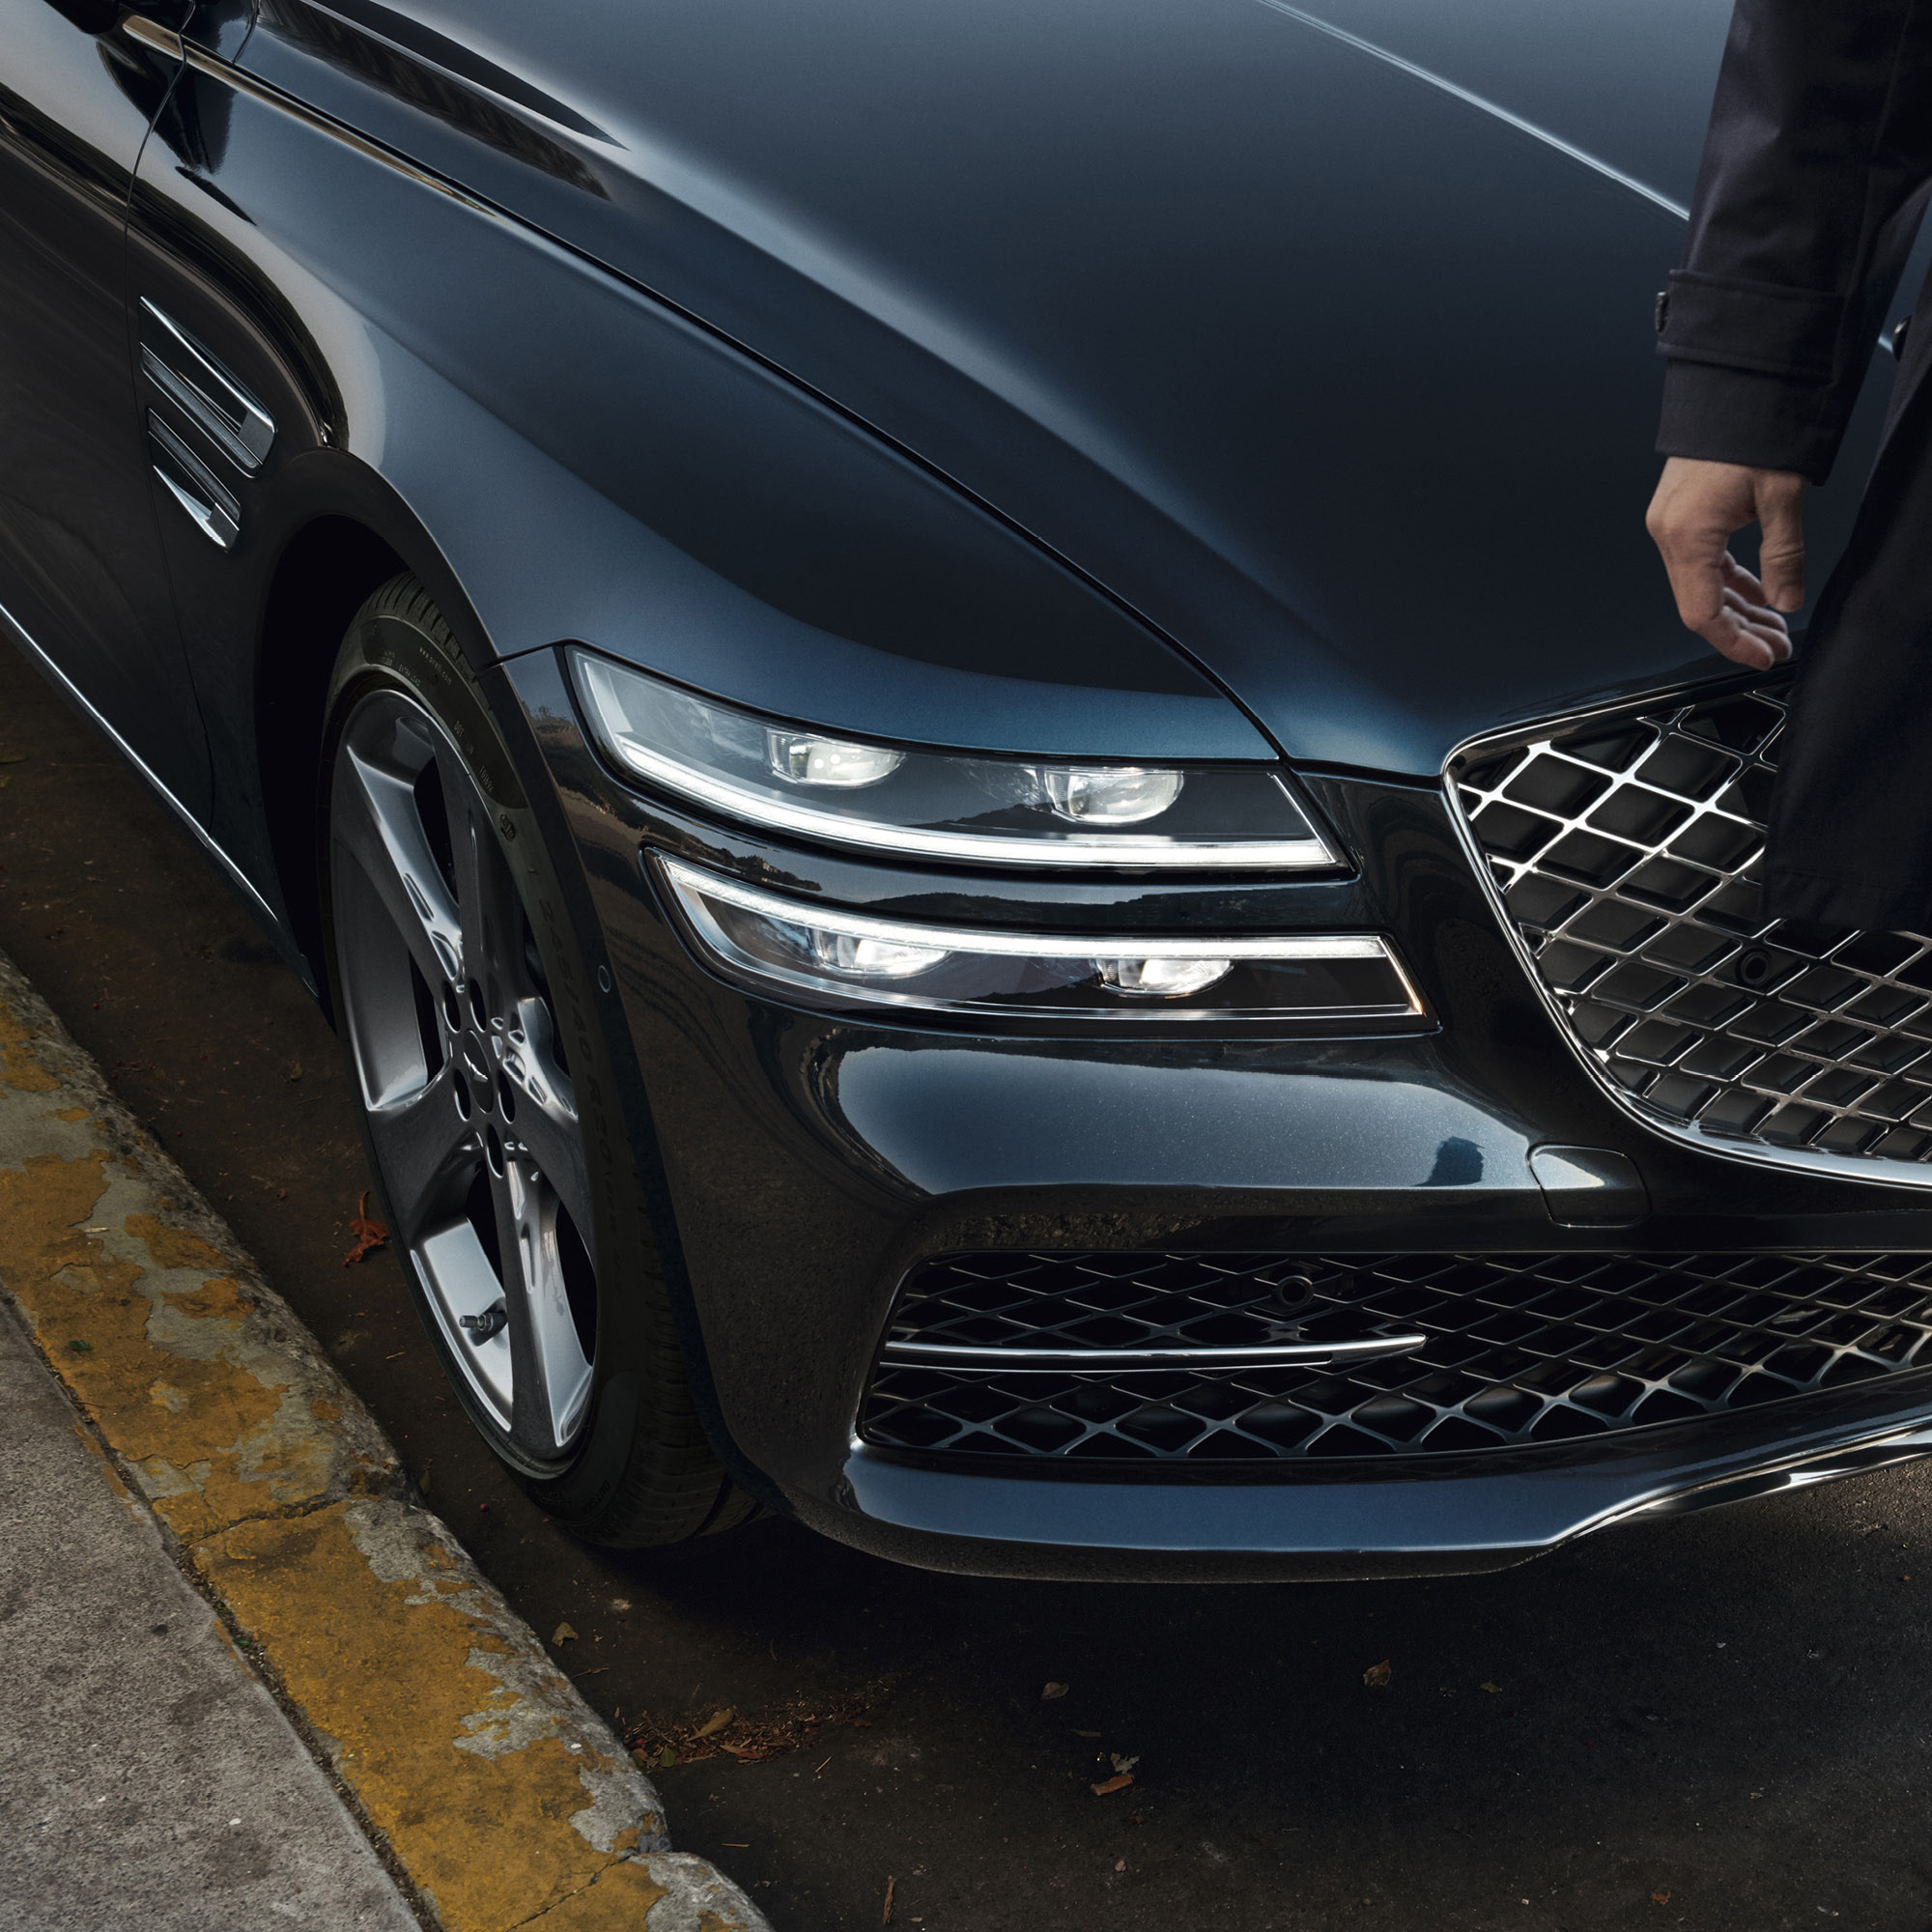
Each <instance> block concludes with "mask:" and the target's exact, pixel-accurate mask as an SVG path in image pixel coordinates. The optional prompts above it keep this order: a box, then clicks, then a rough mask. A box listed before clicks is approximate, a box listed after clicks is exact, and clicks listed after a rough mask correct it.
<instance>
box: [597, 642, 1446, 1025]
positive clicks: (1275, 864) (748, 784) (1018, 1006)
mask: <svg viewBox="0 0 1932 1932" xmlns="http://www.w3.org/2000/svg"><path fill="white" fill-rule="evenodd" d="M569 656H570V664H571V670H572V675H573V679H574V681H575V684H576V687H577V692H578V696H579V697H580V700H581V701H582V705H583V709H584V712H585V715H586V717H587V718H588V720H589V722H590V725H591V728H592V731H593V733H594V735H595V737H596V739H597V742H598V743H599V744H600V745H601V747H602V748H603V750H604V752H605V753H606V754H607V755H608V756H609V757H610V758H611V760H612V761H613V762H614V763H615V764H616V765H617V766H618V767H619V769H621V770H625V771H628V772H630V773H632V774H634V775H635V776H637V777H638V778H640V779H642V780H644V781H646V782H648V783H649V784H651V785H652V786H653V787H655V788H659V789H662V790H663V791H666V792H668V793H670V794H671V795H673V796H674V797H678V798H681V799H684V800H687V801H689V802H691V803H693V804H696V805H697V806H699V807H702V808H708V809H709V810H712V811H715V812H718V813H721V814H724V815H725V816H728V817H731V818H734V819H737V820H739V821H740V822H742V823H745V824H748V825H751V826H753V827H756V828H758V829H760V830H764V831H768V832H777V833H780V834H781V835H782V834H791V835H794V836H797V837H801V838H809V839H814V840H829V841H832V842H834V843H836V844H838V845H841V846H845V847H863V848H865V849H866V850H867V851H868V852H870V853H874V854H877V855H878V856H880V857H884V858H896V859H899V860H902V861H903V860H907V859H919V860H927V861H933V860H936V861H941V862H952V863H954V864H958V863H969V864H976V865H982V866H992V867H1017V866H1025V867H1037V866H1051V867H1063V868H1065V867H1074V868H1079V869H1082V870H1093V869H1095V868H1105V869H1107V870H1114V869H1116V868H1132V869H1136V870H1139V869H1143V868H1185V869H1189V870H1203V869H1205V870H1210V871H1211V870H1216V869H1227V868H1229V867H1239V868H1241V869H1243V870H1246V871H1275V872H1279V871H1284V870H1288V871H1293V870H1308V869H1312V868H1317V867H1321V868H1330V867H1335V866H1337V865H1338V863H1339V861H1338V859H1337V857H1336V855H1335V853H1334V852H1333V851H1332V850H1331V849H1330V847H1329V845H1328V843H1327V841H1326V840H1325V839H1324V838H1322V836H1321V831H1320V830H1319V829H1318V827H1317V826H1316V824H1315V823H1314V821H1313V820H1312V818H1311V817H1310V815H1309V814H1308V813H1307V812H1305V811H1304V810H1302V808H1301V806H1300V805H1299V804H1298V802H1297V801H1296V800H1295V798H1294V796H1293V793H1292V792H1291V791H1290V790H1289V789H1288V787H1287V785H1286V784H1285V783H1283V781H1282V779H1281V777H1280V775H1279V773H1277V772H1275V771H1273V770H1271V769H1269V768H1266V767H1262V766H1254V765H1222V766H1212V765H1207V766H1201V765H1188V766H1149V765H1138V764H1125V763H1122V764H1097V763H1095V764H1075V763H1072V762H1065V763H1063V762H1060V761H1057V760H1056V761H1052V762H1047V761H1044V760H1038V759H1019V758H991V757H974V756H970V755H961V754H956V753H950V752H941V751H928V750H917V749H911V748H906V747H900V746H892V745H880V744H868V743H866V742H863V741H861V740H856V739H846V738H841V737H836V736H833V735H832V734H830V733H827V732H824V731H819V730H815V729H812V728H810V727H809V726H802V725H787V724H780V723H775V722H773V721H771V720H768V719H763V718H759V717H757V716H755V715H754V714H753V713H750V712H745V711H740V710H738V709H736V708H735V707H733V706H730V705H725V704H721V703H719V702H717V701H716V700H715V699H712V698H707V697H699V696H696V694H694V693H692V692H689V691H686V690H684V689H682V688H681V687H678V686H676V685H670V684H667V683H664V682H663V681H661V680H659V679H657V678H653V677H648V676H646V675H644V674H643V673H641V672H639V671H634V670H631V669H629V668H626V667H623V666H619V665H614V664H612V663H611V662H610V661H609V660H608V659H605V658H599V657H595V656H592V655H591V654H590V653H588V652H584V651H577V650H573V651H572V652H571V653H570V654H569ZM655 863H656V865H657V867H658V868H659V876H660V879H661V881H662V882H663V884H664V885H665V886H666V887H667V888H668V896H669V897H670V898H671V899H672V901H673V902H674V903H675V905H676V906H677V908H678V910H679V913H680V914H681V916H682V923H683V924H684V925H685V927H686V930H687V934H688V936H689V937H690V938H691V939H692V940H693V941H694V942H695V943H696V945H697V947H698V948H699V949H700V951H701V952H703V954H704V955H705V956H706V957H707V958H708V959H709V961H710V963H711V964H712V965H713V966H714V968H716V969H718V970H721V971H722V972H724V974H725V976H726V977H727V978H730V979H733V980H739V981H741V982H746V983H750V984H753V985H756V986H759V987H762V988H765V989H767V990H770V991H774V992H778V993H781V995H785V996H789V997H790V998H792V999H794V1000H798V1001H801V1002H803V1003H804V1004H807V1005H818V1006H832V1007H837V1008H841V1009H842V1008H852V1007H858V1008H867V1007H870V1008H898V1009H923V1010H926V1011H946V1012H955V1013H960V1014H964V1015H984V1016H986V1017H988V1018H997V1017H1007V1018H1032V1019H1037V1020H1043V1021H1044V1020H1052V1019H1054V1018H1056V1017H1058V1018H1060V1019H1067V1020H1070V1019H1082V1020H1092V1019H1104V1020H1124V1021H1134V1020H1149V1019H1167V1020H1174V1019H1182V1018H1195V1017H1202V1018H1206V1017H1214V1018H1219V1019H1224V1020H1257V1021H1267V1020H1275V1021H1279V1020H1283V1019H1294V1018H1298V1019H1308V1020H1320V1021H1351V1020H1361V1021H1367V1022H1371V1023H1376V1022H1380V1023H1388V1022H1398V1023H1406V1024H1410V1025H1412V1024H1414V1023H1415V1022H1416V1021H1417V1020H1419V1019H1420V1018H1421V1017H1422V1015H1423V1008H1422V1004H1421V1002H1420V1000H1419V999H1418V998H1417V996H1416V993H1415V990H1414V988H1413V986H1412V985H1411V984H1410V983H1409V980H1408V978H1407V976H1406V974H1405V973H1404V971H1403V969H1402V966H1401V964H1400V962H1399V961H1398V960H1397V958H1396V956H1395V954H1394V952H1393V951H1392V949H1391V948H1390V947H1389V945H1388V943H1387V942H1386V941H1385V940H1383V939H1381V938H1379V937H1378V936H1376V935H1374V934H1369V933H1332V934H1330V933H1289V934H1277V935H1271V936H1257V935H1255V934H1252V933H1244V934H1229V935H1214V936H1207V937H1197V936H1195V935H1192V934H1189V935H1186V936H1179V935H1175V934H1172V933H1162V934H1159V935H1124V934H1122V935H1108V936H1105V937H1096V936H1094V935H1085V936H1062V935H1059V934H1051V933H1037V932H1021V931H1010V930H995V929H991V928H984V927H977V926H949V925H937V924H928V923H923V922H911V921H902V920H898V919H883V918H875V917H872V916H870V915H867V914H863V913H859V912H856V911H852V910H850V909H848V908H845V907H842V906H835V905H828V904H825V903H823V902H819V901H814V900H810V899H807V898H802V897H793V896H791V895H784V894H779V893H773V892H769V891H766V890H764V889H762V888H759V887H753V886H750V885H747V884H745V883H744V882H742V881H741V880H738V879H730V878H725V877H722V876H720V875H718V874H716V873H713V872H710V871H707V870H702V869H700V868H698V867H694V866H691V865H688V864H685V863H683V862H682V861H678V860H672V859H669V858H663V857H661V858H659V859H658V860H657V861H656V862H655ZM882 1016H883V1015H882ZM908 1016H909V1015H908Z"/></svg>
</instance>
